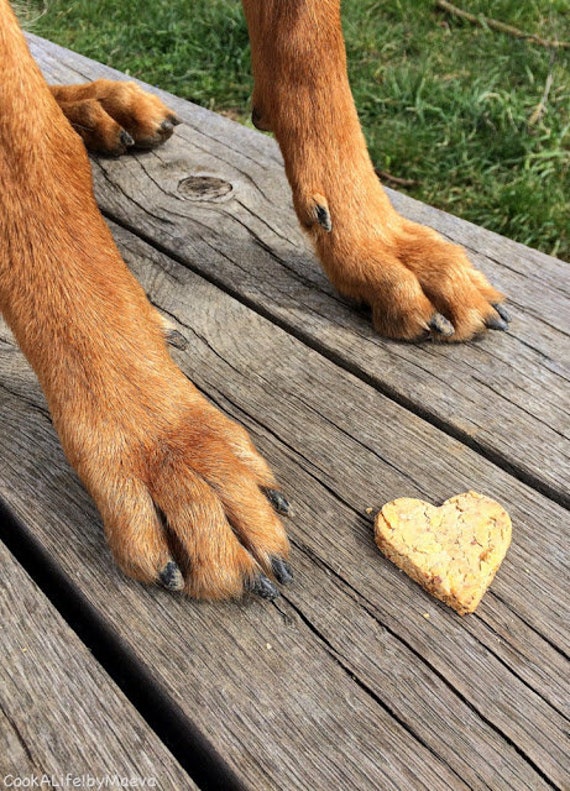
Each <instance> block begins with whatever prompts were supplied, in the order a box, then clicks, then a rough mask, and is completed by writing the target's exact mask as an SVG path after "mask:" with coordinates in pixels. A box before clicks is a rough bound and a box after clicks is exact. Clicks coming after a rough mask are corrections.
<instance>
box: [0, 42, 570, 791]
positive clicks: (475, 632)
mask: <svg viewBox="0 0 570 791" xmlns="http://www.w3.org/2000/svg"><path fill="white" fill-rule="evenodd" d="M32 45H33V49H34V53H35V54H36V55H37V56H38V59H39V60H40V62H41V65H42V67H43V68H44V70H45V71H46V73H48V74H49V75H51V76H52V79H54V80H55V81H61V82H64V81H68V80H71V79H75V80H77V79H79V78H80V77H81V76H82V75H85V77H89V76H103V75H108V74H110V73H111V72H109V71H108V70H106V69H105V68H104V67H99V66H97V65H96V64H93V63H92V62H90V61H87V60H86V59H83V58H80V57H79V56H75V55H72V54H71V53H69V52H66V51H62V50H60V49H59V48H57V47H54V46H53V45H50V44H47V43H43V42H41V41H40V40H38V39H32ZM171 101H172V103H173V105H174V106H175V107H176V110H177V112H180V114H181V115H182V116H183V117H184V118H185V119H186V120H187V124H186V126H185V127H184V128H182V130H181V131H180V133H179V134H178V133H177V136H176V139H175V140H173V141H171V144H169V145H168V146H167V147H165V148H164V149H161V150H160V151H159V152H156V153H153V154H147V155H145V156H139V155H135V156H132V157H131V156H129V157H124V158H123V159H120V160H117V161H116V162H115V161H110V160H105V161H103V160H100V161H99V162H97V163H95V165H94V167H95V170H96V184H97V190H98V195H99V198H100V200H101V202H102V204H103V205H104V208H105V210H106V212H107V213H108V215H109V216H112V217H115V218H117V219H118V220H120V222H121V224H122V225H123V226H127V227H128V228H132V230H133V232H134V233H131V232H130V231H129V230H128V229H127V228H125V227H122V228H121V227H119V226H117V225H114V224H113V225H112V230H113V232H114V234H115V236H116V238H117V241H118V243H119V246H120V248H121V250H122V252H123V254H124V255H125V258H126V260H127V262H128V263H129V265H130V266H131V268H132V269H133V271H134V272H135V274H136V275H137V276H138V277H139V279H140V280H141V282H142V283H143V285H144V287H145V289H146V290H147V292H148V293H149V296H150V298H151V300H152V301H153V303H154V304H155V305H157V307H158V308H159V309H161V310H163V311H164V312H165V313H166V314H168V315H169V316H170V317H171V319H172V320H174V321H175V322H176V323H177V326H178V328H179V330H180V332H182V334H184V335H185V336H186V337H187V338H188V340H189V346H188V348H187V349H186V350H185V351H182V350H173V356H174V357H175V358H176V360H177V361H178V362H179V363H180V365H181V366H182V367H183V369H184V370H185V372H186V373H187V374H188V376H189V377H190V378H191V379H192V380H193V381H194V382H195V383H196V384H197V385H198V386H199V387H200V388H201V389H202V390H203V392H205V393H206V394H207V395H208V397H210V398H211V399H212V401H213V402H214V403H216V404H217V405H219V406H220V408H222V409H223V410H225V411H226V412H227V413H228V414H230V415H232V416H234V417H236V418H237V419H239V420H240V421H241V422H242V423H243V424H244V425H246V427H247V428H248V429H249V430H250V432H251V433H252V436H253V437H254V438H255V441H256V442H257V444H258V446H259V447H260V449H261V450H262V451H263V453H264V454H265V455H266V457H267V458H268V459H269V460H270V462H271V464H272V465H273V466H274V468H275V469H276V471H277V473H278V475H279V478H280V480H281V482H282V484H283V486H284V489H285V490H286V492H287V494H288V496H290V498H291V500H292V501H293V503H294V509H295V515H294V517H293V519H291V520H289V528H290V534H291V538H292V542H293V547H294V551H293V565H294V568H295V573H296V582H295V584H294V586H293V587H291V588H290V589H287V591H286V592H284V595H283V597H282V598H281V599H280V600H278V601H277V602H276V603H275V604H274V605H268V604H267V603H262V602H258V601H253V602H249V603H243V604H228V605H215V606H214V605H204V604H195V603H192V602H189V601H185V600H183V599H181V598H177V597H174V596H171V595H168V594H167V593H165V592H164V591H160V590H156V589H147V588H144V587H142V586H140V585H138V584H136V583H134V582H130V581H128V580H126V579H125V578H124V577H122V576H121V575H120V573H119V572H118V571H117V570H116V569H115V568H114V567H113V565H112V562H111V559H110V555H109V552H108V550H107V548H106V546H105V543H104V539H103V535H102V531H101V525H100V520H99V517H98V515H97V513H96V510H95V508H94V505H93V504H92V502H91V501H90V499H89V498H88V496H87V495H86V494H85V492H84V490H83V489H82V487H81V486H80V484H79V482H78V481H77V479H76V477H75V475H74V473H73V472H72V471H71V470H70V468H69V467H68V465H67V463H66V461H65V459H64V457H63V453H62V451H61V449H60V447H59V444H58V442H57V438H56V437H55V435H54V432H53V428H52V426H51V422H50V420H49V416H48V414H47V410H46V405H45V402H44V400H43V397H42V395H41V392H40V391H39V387H38V384H37V382H36V380H35V377H34V375H33V373H32V372H31V370H30V369H29V367H28V366H27V364H26V362H25V361H24V359H23V357H22V355H21V354H20V352H19V351H18V350H17V349H16V348H15V346H14V344H13V340H12V338H11V336H10V333H9V332H8V331H7V329H6V328H5V327H3V326H2V325H0V499H2V500H4V501H5V502H7V503H8V504H9V506H10V507H11V508H12V509H13V511H14V512H15V513H16V514H17V515H18V517H19V518H20V519H21V520H22V521H23V522H24V523H25V525H26V526H27V528H28V530H29V531H30V532H31V534H32V535H33V537H34V540H35V541H36V542H37V544H38V545H39V546H41V548H42V550H43V551H44V552H47V553H49V555H50V557H51V558H52V559H53V563H54V571H53V573H54V575H55V576H56V577H57V576H58V575H60V576H61V578H62V579H65V581H66V583H67V585H69V586H70V587H71V589H73V590H75V591H76V595H77V599H78V600H79V599H80V598H81V597H83V598H84V600H85V601H86V602H87V603H88V605H89V608H90V611H95V612H98V613H99V614H100V617H101V618H102V619H104V620H105V622H106V623H107V624H108V625H109V629H110V630H111V631H112V633H113V634H114V635H115V639H116V643H117V646H119V647H120V646H124V650H125V651H128V652H129V656H131V657H134V658H135V661H136V663H138V666H139V667H140V668H141V674H142V671H143V670H144V673H145V674H146V675H147V676H148V675H149V674H150V675H152V676H153V677H154V678H155V679H156V683H157V684H159V685H160V686H161V688H162V689H163V690H164V691H165V694H166V695H167V697H168V700H169V706H170V707H171V710H172V712H173V714H174V712H181V713H182V715H183V716H182V717H181V719H180V721H181V723H182V724H181V728H183V727H184V721H187V722H188V723H191V724H192V725H193V726H195V727H196V728H197V729H198V730H199V731H200V733H201V734H203V736H204V738H205V739H206V740H208V742H209V743H211V744H212V745H213V746H214V747H215V749H216V750H217V751H218V752H219V753H220V754H221V755H222V756H223V757H224V758H225V759H226V760H227V761H228V763H229V764H230V766H231V767H232V769H233V770H234V771H235V772H236V773H237V774H238V776H239V777H240V778H241V779H242V782H243V783H244V785H245V786H246V787H248V788H252V789H260V791H261V790H262V791H266V790H267V789H279V790H280V791H281V789H283V788H287V789H300V790H302V791H306V789H307V788H311V789H316V790H317V791H320V789H328V788H330V787H334V788H337V787H338V788H363V789H366V788H382V789H399V788H413V789H414V791H415V789H422V788H426V789H428V788H429V789H435V791H438V789H462V788H472V789H493V791H494V790H495V789H515V790H516V791H519V789H529V790H530V789H532V790H533V791H534V789H541V788H552V787H554V788H560V789H562V788H566V787H567V786H568V783H569V773H568V764H567V755H568V737H567V733H568V716H569V713H570V712H569V710H568V709H569V707H568V701H569V699H570V697H569V692H570V690H569V683H570V682H569V678H570V675H569V673H568V662H567V654H568V650H569V649H570V644H569V643H570V641H569V637H568V630H567V622H568V599H569V594H568V590H567V586H566V585H565V580H566V579H567V578H568V554H567V548H566V544H567V542H566V538H565V533H566V525H567V512H566V511H565V509H564V508H563V507H562V506H561V505H560V504H558V503H557V502H555V501H554V500H553V499H549V498H548V497H547V496H545V495H544V494H541V493H540V492H539V491H537V489H540V490H543V491H544V492H548V493H550V494H551V495H552V496H553V497H555V498H556V500H559V501H560V502H563V501H564V497H565V489H564V487H565V486H566V485H567V477H568V464H567V456H568V444H567V442H566V441H565V438H564V437H565V433H566V431H567V429H568V423H567V414H568V412H567V410H566V406H565V405H564V399H565V398H566V391H565V390H564V388H563V383H564V382H565V381H566V379H567V367H566V366H567V346H565V345H564V344H563V341H564V340H565V339H566V335H565V333H566V331H567V327H565V326H564V315H563V310H564V309H565V308H566V307H567V304H568V303H567V296H566V295H564V294H563V293H562V291H563V285H562V284H561V282H560V283H559V281H561V276H562V264H561V263H560V262H557V261H555V260H554V259H549V258H548V257H546V256H541V255H540V254H538V253H534V252H532V251H526V250H525V249H524V248H522V250H521V248H520V246H516V245H515V246H513V244H512V243H510V242H507V241H506V240H502V239H501V238H500V237H495V236H494V235H492V234H487V233H485V232H482V231H481V230H480V229H474V228H473V227H472V226H469V225H468V224H466V223H462V222H460V221H456V220H454V219H453V218H449V217H448V216H447V215H442V214H440V213H437V212H434V211H433V210H431V209H425V208H424V207H422V206H421V205H416V203H415V202H410V201H409V200H408V199H404V198H400V197H398V196H393V197H394V200H395V202H397V201H402V205H403V206H404V210H405V211H406V212H407V213H409V214H410V216H416V215H421V214H422V212H425V213H427V215H428V216H429V217H430V218H431V220H433V222H432V224H434V225H438V226H439V227H440V228H441V229H442V230H443V231H444V232H445V233H447V234H448V235H449V236H450V237H451V238H457V235H459V236H460V237H461V238H463V240H464V241H465V242H466V243H467V244H468V246H469V247H470V248H472V249H474V250H475V251H476V252H475V256H474V257H478V258H480V261H481V263H482V268H486V269H487V270H488V272H490V273H491V274H492V277H493V279H494V280H495V282H498V281H502V282H499V285H500V286H501V287H502V288H505V289H507V286H510V287H512V288H513V289H515V290H514V291H513V292H512V293H516V299H517V315H516V316H515V320H514V326H513V330H512V331H511V332H510V333H509V334H508V335H501V336H498V337H497V336H496V335H495V336H493V337H491V338H488V339H485V340H484V341H482V342H480V343H477V344H468V345H464V346H462V347H461V348H454V349H451V348H444V347H438V346H425V347H413V346H406V345H403V344H390V343H386V342H384V341H382V340H380V339H378V338H376V337H374V335H373V334H372V332H371V331H370V330H369V328H368V324H367V321H366V320H365V318H364V317H363V316H362V315H360V314H358V313H356V312H355V311H354V310H353V309H352V308H350V307H349V306H347V305H346V304H345V303H344V302H343V301H342V300H340V299H339V298H338V297H337V296H336V295H335V294H334V293H333V292H332V290H331V288H330V286H329V284H328V282H327V281H326V279H325V278H324V276H323V275H322V273H321V272H320V270H319V269H318V267H316V266H315V262H314V260H313V259H312V256H311V254H310V253H309V252H308V250H307V247H306V245H305V242H304V240H303V239H302V237H301V236H300V233H299V231H298V230H297V228H296V224H295V220H294V217H293V214H292V209H291V206H290V198H289V191H288V188H287V186H286V184H285V182H284V179H283V175H282V173H281V170H280V157H279V154H278V151H277V149H276V147H275V145H274V143H273V141H271V140H270V139H269V138H267V137H264V136H262V135H259V134H257V133H253V132H251V131H250V130H246V129H243V128H241V127H237V126H235V125H233V124H231V122H228V121H227V120H225V119H221V118H219V117H217V116H214V115H212V114H210V113H207V111H204V110H201V109H199V108H190V107H189V106H188V105H187V104H186V103H183V102H180V101H179V100H174V99H172V100H171ZM181 184H183V187H182V188H180V185H181ZM225 185H229V186H230V187H231V189H229V188H227V187H226V186H225ZM204 196H206V197H207V198H208V200H207V201H204V200H203V198H204ZM144 239H147V240H148V241H149V242H151V244H150V245H149V244H147V243H146V242H145V241H144ZM477 251H478V252H477ZM523 251H524V255H525V256H526V258H525V257H518V256H519V254H520V253H521V252H523ZM503 261H506V262H507V263H503ZM537 266H540V267H541V269H540V271H538V270H537V269H536V267H537ZM566 340H567V339H566ZM438 426H441V427H442V428H443V429H444V430H440V428H438ZM477 451H480V452H477ZM486 457H490V458H493V459H496V461H497V464H494V463H493V462H492V461H490V460H489V458H486ZM509 470H512V471H513V472H514V473H515V474H514V475H513V474H510V472H509ZM529 482H530V483H531V484H532V485H529ZM469 488H474V489H476V490H479V491H481V492H482V493H485V494H488V495H490V496H492V497H495V498H496V499H498V500H499V501H500V502H501V503H502V504H503V505H504V506H505V507H506V508H507V510H508V511H509V513H510V514H511V517H512V519H513V528H514V537H513V545H512V547H511V549H510V550H509V553H508V555H507V558H506V560H505V562H504V564H503V566H502V568H501V569H500V571H499V573H498V575H497V578H496V580H495V581H494V583H493V586H492V588H491V590H490V591H489V592H488V594H487V595H486V597H485V599H484V600H483V602H482V604H481V606H480V608H479V610H478V611H477V614H475V615H474V616H468V617H466V618H463V619H460V618H459V617H458V616H457V615H455V614H454V613H452V612H450V611H449V610H447V609H446V608H445V607H444V606H443V605H440V604H438V603H436V602H435V601H433V600H432V599H430V598H429V597H428V596H427V595H426V594H425V593H424V592H423V591H422V590H421V589H419V588H418V587H417V586H415V585H414V584H413V583H412V582H411V581H410V580H409V579H408V578H406V577H405V576H404V575H402V574H401V573H400V572H398V571H397V570H396V569H395V568H394V567H393V566H391V564H389V563H388V562H387V561H385V560H384V559H383V558H382V557H381V556H380V554H379V553H378V552H377V550H376V549H375V546H374V542H373V537H372V527H371V521H370V514H369V513H368V511H369V510H370V509H372V511H373V510H374V508H377V507H378V506H379V505H381V504H382V503H383V502H385V501H387V500H391V499H393V498H394V497H396V496H402V495H409V496H419V497H422V498H424V499H428V500H431V501H432V502H434V503H437V502H440V501H441V500H443V499H446V498H447V497H448V496H450V495H451V494H454V493H457V492H460V491H464V490H466V489H469ZM85 617H86V618H88V617H90V616H89V612H87V611H86V615H85ZM40 692H41V686H40V685H39V684H38V683H37V682H36V681H34V680H33V679H32V681H31V686H30V696H32V697H33V696H34V695H38V694H40ZM143 694H144V691H143ZM182 735H183V734H181V736H182ZM10 749H11V750H13V751H17V749H18V746H17V744H14V743H13V742H12V743H11V745H10ZM16 754H17V753H16ZM173 787H177V786H173Z"/></svg>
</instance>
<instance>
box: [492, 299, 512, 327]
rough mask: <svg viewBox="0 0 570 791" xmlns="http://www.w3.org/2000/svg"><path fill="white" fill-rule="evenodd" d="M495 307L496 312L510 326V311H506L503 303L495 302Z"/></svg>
mask: <svg viewBox="0 0 570 791" xmlns="http://www.w3.org/2000/svg"><path fill="white" fill-rule="evenodd" d="M493 307H494V308H495V310H496V311H497V313H498V314H499V316H500V317H501V318H502V319H503V321H506V322H507V324H508V323H509V321H510V320H511V317H510V315H509V311H508V310H507V309H506V307H505V306H504V305H503V303H502V302H494V303H493Z"/></svg>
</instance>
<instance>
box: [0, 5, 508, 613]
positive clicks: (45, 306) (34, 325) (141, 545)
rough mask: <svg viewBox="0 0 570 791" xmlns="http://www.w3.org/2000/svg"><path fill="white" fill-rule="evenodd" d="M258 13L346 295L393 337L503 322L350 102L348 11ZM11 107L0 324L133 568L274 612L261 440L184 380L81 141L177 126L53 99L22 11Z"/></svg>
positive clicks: (163, 132) (274, 97) (131, 95)
mask: <svg viewBox="0 0 570 791" xmlns="http://www.w3.org/2000/svg"><path fill="white" fill-rule="evenodd" d="M243 5H244V9H245V12H246V17H247V21H248V26H249V31H250V38H251V43H252V61H253V70H254V78H255V91H254V112H253V115H254V119H255V121H256V123H257V124H258V125H259V126H261V127H263V128H267V129H272V130H273V131H274V133H275V135H276V137H277V140H278V141H279V144H280V146H281V149H282V151H283V156H284V159H285V166H286V171H287V176H288V178H289V181H290V184H291V188H292V191H293V198H294V203H295V208H296V211H297V214H298V216H299V219H300V221H301V224H302V225H303V227H305V228H306V230H307V231H308V233H309V235H310V236H311V238H312V240H313V243H314V245H315V248H316V250H317V252H318V254H319V256H320V259H321V261H322V263H323V266H324V268H325V270H326V271H327V273H328V274H329V276H330V278H331V280H332V281H333V283H334V284H335V285H336V287H337V288H338V289H339V290H340V291H341V292H342V293H344V294H346V295H348V296H350V297H354V298H357V299H361V300H363V301H366V302H369V303H370V304H371V305H372V309H373V320H374V323H375V325H376V327H377V328H378V329H379V331H380V332H382V333H383V334H385V335H387V336H389V337H395V338H406V339H412V338H416V337H418V336H421V335H422V334H423V333H425V332H426V331H430V330H431V331H432V332H433V333H434V334H436V333H437V329H434V323H433V317H434V314H435V313H436V311H439V312H440V313H441V314H443V316H445V317H447V319H449V320H450V321H451V322H453V325H454V328H455V333H454V335H452V336H451V339H454V340H461V339H465V338H469V337H471V336H472V335H474V334H475V333H477V332H480V331H481V330H482V329H484V327H485V324H486V323H489V322H491V323H492V322H493V321H494V322H495V323H496V322H497V321H500V319H499V316H498V315H497V313H496V312H495V308H494V307H493V304H497V303H499V302H500V300H501V299H502V297H501V295H500V294H498V292H496V291H495V290H494V289H493V288H492V287H491V286H490V285H489V284H488V283H487V282H486V280H485V279H484V277H483V276H482V275H481V274H480V273H478V272H476V271H475V270H474V269H473V268H472V267H471V265H470V263H469V261H468V260H467V258H466V256H465V253H464V252H463V250H462V249H461V248H459V247H457V246H456V245H452V244H450V243H448V242H446V241H445V240H443V239H442V238H441V237H439V236H438V235H437V234H436V233H435V232H434V231H431V230H429V229H426V228H423V227H421V226H418V225H415V224H414V223H411V222H409V221H407V220H405V219H403V218H402V217H401V216H399V215H398V214H397V213H396V212H395V211H394V209H393V208H392V207H391V205H390V203H389V201H388V199H387V197H386V195H385V194H384V192H383V190H382V187H381V186H380V184H379V182H378V180H377V178H376V175H375V174H374V171H373V168H372V165H371V162H370V159H369V157H368V153H367V151H366V146H365V142H364V137H363V135H362V132H361V129H360V125H359V122H358V117H357V114H356V110H355V108H354V103H353V100H352V95H351V92H350V88H349V85H348V80H347V76H346V63H345V53H344V43H343V38H342V33H341V26H340V4H339V0H243ZM0 110H1V114H0V183H1V184H2V191H1V193H0V194H1V196H2V197H1V199H0V200H1V201H2V211H1V213H0V238H1V240H2V247H1V252H0V310H1V311H2V313H3V314H4V316H5V317H6V319H7V321H8V323H9V324H10V326H11V327H12V329H13V331H14V333H15V336H16V338H17V340H18V342H19V343H20V345H21V347H22V349H23V351H24V353H25V354H26V356H27V357H28V359H29V360H30V362H31V364H32V365H33V367H34V369H35V371H36V373H37V375H38V377H39V380H40V383H41V385H42V388H43V390H44V392H45V395H46V398H47V401H48V404H49V407H50V410H51V414H52V416H53V421H54V425H55V427H56V429H57V431H58V433H59V436H60V438H61V441H62V444H63V447H64V449H65V451H66V454H67V456H68V458H69V461H70V462H71V464H72V465H73V466H74V467H75V468H76V470H77V471H78V473H79V475H80V476H81V478H82V480H83V482H84V483H85V486H86V487H87V489H88V490H89V491H90V492H91V494H92V496H93V497H94V499H95V501H96V502H97V505H98V507H99V509H100V512H101V515H102V517H103V522H104V526H105V531H106V534H107V538H108V541H109V545H110V547H111V550H112V552H113V554H114V556H115V558H116V561H117V563H118V564H119V565H120V566H121V568H122V569H123V570H124V571H125V572H126V573H127V574H130V575H131V576H133V577H135V578H136V579H140V580H142V581H145V582H155V581H162V583H163V584H165V585H166V586H167V587H169V588H171V589H178V588H181V587H184V589H185V590H186V591H187V592H188V593H189V594H191V595H193V596H197V597H203V598H214V599H215V598H225V597H228V596H239V595H241V593H242V592H243V590H244V588H246V587H248V585H249V586H250V587H252V588H253V589H254V590H255V591H256V592H258V593H261V595H266V596H273V595H275V594H276V590H275V589H274V588H273V587H272V585H271V583H270V582H269V580H268V579H267V578H265V577H264V573H265V574H268V575H272V576H274V577H275V578H277V579H278V581H282V582H284V581H287V580H288V578H289V576H290V575H289V571H288V569H287V567H286V565H284V561H283V559H284V558H286V557H287V555H288V543H287V538H286V536H285V532H284V530H283V527H282V525H281V522H280V521H279V519H278V518H277V516H276V514H275V513H274V511H273V509H272V508H271V506H270V504H269V502H268V499H267V498H266V496H265V494H264V490H267V489H269V495H268V497H269V500H271V501H272V502H273V504H274V505H275V506H276V509H277V511H280V512H283V510H286V508H285V506H284V503H285V501H284V500H283V499H282V498H281V495H279V494H277V495H276V493H275V492H274V491H272V490H273V488H274V487H275V481H274V478H273V475H272V473H271V471H270V470H269V468H268V466H267V464H266V462H265V461H264V460H263V459H262V458H261V456H260V455H259V454H258V453H257V451H256V450H255V448H254V447H253V445H252V443H251V441H250V439H249V437H248V435H247V433H246V432H245V431H244V430H243V429H242V428H241V427H239V426H238V425H236V424H235V423H233V422H232V421H231V420H229V419H228V418H226V417H225V416H223V415H222V414H221V413H220V412H218V411H217V410H216V409H214V408H213V407H212V406H211V405H210V404H209V403H208V402H207V401H206V400H205V399H204V398H203V397H202V396H201V395H200V394H199V393H198V392H197V390H196V389H195V388H194V387H193V385H192V384H191V383H189V382H188V380H187V379H186V378H185V377H184V375H183V374H182V373H181V371H180V370H179V369H178V368H177V367H176V365H175V364H174V363H173V361H172V359H171V358H170V356H169V354H168V351H167V349H166V346H165V341H164V334H165V327H164V325H163V322H162V321H161V320H160V318H159V317H158V314H157V313H156V312H155V311H154V309H153V308H152V307H151V306H150V304H149V303H148V301H147V299H146V297H145V295H144V293H143V290H142V288H141V287H140V286H139V284H138V283H137V282H136V281H135V279H134V278H133V276H132V275H131V274H130V272H129V271H128V269H127V267H126V266H125V264H124V262H123V261H122V259H121V257H120V255H119V253H118V251H117V249H116V246H115V244H114V241H113V239H112V237H111V234H110V232H109V230H108V228H107V226H106V224H105V222H104V221H103V219H102V217H101V215H100V213H99V211H98V209H97V206H96V204H95V200H94V197H93V191H92V182H91V173H90V168H89V163H88V159H87V156H86V153H85V150H84V145H83V143H85V145H87V146H88V147H89V148H90V149H92V150H96V151H102V152H105V153H111V154H119V153H122V152H123V151H124V150H125V149H126V148H127V147H129V146H130V145H135V146H139V147H149V146H153V145H157V144H159V143H161V142H163V141H164V140H165V139H167V138H168V137H169V136H170V134H171V133H172V128H173V126H174V125H175V124H176V123H177V119H176V117H175V116H174V115H173V114H172V113H171V112H170V111H169V110H168V108H167V107H165V106H164V104H163V103H162V102H161V101H160V100H159V99H157V98H156V97H155V96H151V95H149V94H147V93H145V92H144V91H141V90H140V88H138V87H137V86H136V85H134V84H133V83H115V82H111V81H108V80H97V81H96V82H94V83H89V84H86V85H79V86H58V87H52V88H51V89H49V88H48V86H47V85H46V84H45V82H44V80H43V78H42V76H41V74H40V71H39V69H38V68H37V66H36V65H35V64H34V62H33V60H32V58H31V56H30V54H29V52H28V49H27V47H26V44H25V41H24V38H23V36H22V34H21V32H20V30H19V28H18V25H17V22H16V20H15V18H14V16H13V14H12V12H11V10H10V6H9V4H8V2H7V0H0ZM62 111H63V112H62ZM74 130H76V131H74ZM77 133H78V134H77ZM82 141H83V142H82ZM442 321H443V325H442ZM436 324H437V325H438V326H439V327H441V326H444V328H446V329H447V330H449V327H450V326H451V325H449V324H448V325H445V319H442V318H441V316H440V317H439V318H438V320H437V322H436ZM440 334H442V333H441V330H440Z"/></svg>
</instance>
